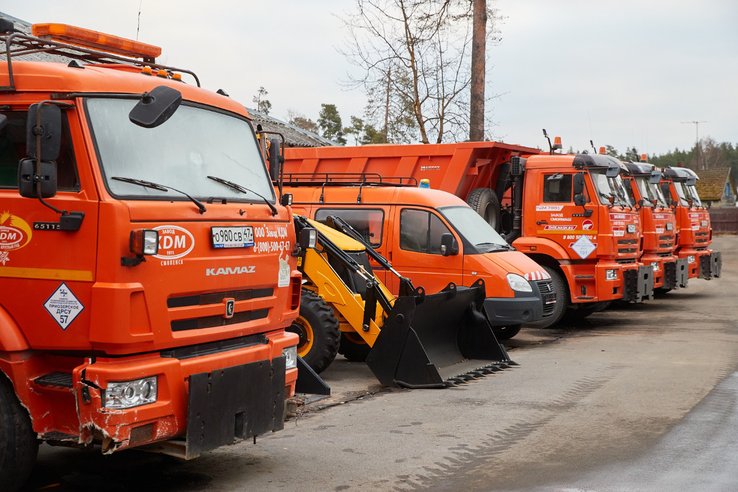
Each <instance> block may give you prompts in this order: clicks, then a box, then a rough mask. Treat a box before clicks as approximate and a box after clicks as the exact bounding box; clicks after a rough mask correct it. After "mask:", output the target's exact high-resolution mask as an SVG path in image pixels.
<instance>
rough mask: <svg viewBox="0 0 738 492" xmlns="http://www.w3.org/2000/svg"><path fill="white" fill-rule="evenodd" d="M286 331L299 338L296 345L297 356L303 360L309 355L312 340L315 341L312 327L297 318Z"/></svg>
mask: <svg viewBox="0 0 738 492" xmlns="http://www.w3.org/2000/svg"><path fill="white" fill-rule="evenodd" d="M287 331H289V332H291V333H295V334H297V336H299V337H300V341H299V342H298V343H297V355H299V356H300V357H302V358H303V359H304V358H305V356H306V355H307V354H308V353H310V349H312V348H313V340H315V336H314V334H313V327H312V326H310V323H308V321H307V320H306V319H305V318H303V317H302V316H298V317H297V319H295V321H293V322H292V324H291V325H290V326H289V328H287Z"/></svg>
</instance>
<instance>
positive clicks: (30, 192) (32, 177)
mask: <svg viewBox="0 0 738 492" xmlns="http://www.w3.org/2000/svg"><path fill="white" fill-rule="evenodd" d="M56 182H57V181H56V162H54V161H41V172H40V173H39V174H38V175H37V174H36V160H35V159H22V160H21V161H20V164H18V191H19V193H20V195H21V196H22V197H24V198H52V197H53V196H56ZM36 183H41V196H38V194H37V193H36Z"/></svg>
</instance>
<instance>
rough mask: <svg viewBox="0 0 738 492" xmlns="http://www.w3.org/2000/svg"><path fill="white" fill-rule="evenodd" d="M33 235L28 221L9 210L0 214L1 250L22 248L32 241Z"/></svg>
mask: <svg viewBox="0 0 738 492" xmlns="http://www.w3.org/2000/svg"><path fill="white" fill-rule="evenodd" d="M31 236H33V232H32V231H31V228H30V226H29V225H28V222H26V221H25V220H23V219H21V218H20V217H18V216H17V215H13V214H11V213H10V212H8V211H5V212H3V213H2V214H0V251H12V250H14V249H20V248H22V247H23V246H25V245H26V244H28V243H29V242H31Z"/></svg>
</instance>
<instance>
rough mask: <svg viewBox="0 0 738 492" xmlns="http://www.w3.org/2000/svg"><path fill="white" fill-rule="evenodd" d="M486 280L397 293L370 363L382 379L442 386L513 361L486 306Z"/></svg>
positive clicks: (401, 384) (409, 384)
mask: <svg viewBox="0 0 738 492" xmlns="http://www.w3.org/2000/svg"><path fill="white" fill-rule="evenodd" d="M484 299H485V288H484V282H483V281H481V280H479V281H477V282H476V283H475V284H474V285H473V286H472V287H468V288H467V287H456V285H454V284H449V285H448V286H447V287H446V288H445V289H443V290H442V291H441V292H439V293H438V294H430V295H426V294H424V293H423V291H422V288H419V289H417V290H416V291H415V292H414V293H413V295H407V296H401V297H398V298H397V299H396V301H395V304H394V306H393V308H392V310H391V311H390V312H389V313H388V317H387V319H386V321H385V322H384V326H383V327H382V331H381V333H380V334H379V336H378V337H377V340H376V341H375V342H374V346H373V347H372V349H371V351H370V352H369V355H368V356H367V359H366V363H367V365H368V366H369V368H370V369H371V370H372V372H373V373H374V375H375V376H376V377H377V379H379V381H380V383H382V384H383V385H385V386H396V387H400V388H443V387H447V386H454V385H456V384H459V383H465V382H467V381H469V380H472V379H478V378H480V377H484V376H485V375H487V374H492V373H494V372H496V371H499V370H501V369H504V368H507V367H509V366H511V365H517V364H515V363H514V362H512V361H511V360H510V357H509V356H508V355H507V351H506V350H505V348H504V347H503V346H502V345H500V343H499V342H498V341H497V338H496V337H495V335H494V333H493V332H492V326H491V325H490V323H489V320H488V319H487V316H486V314H485V313H484V310H483V305H484Z"/></svg>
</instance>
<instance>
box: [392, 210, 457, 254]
mask: <svg viewBox="0 0 738 492" xmlns="http://www.w3.org/2000/svg"><path fill="white" fill-rule="evenodd" d="M446 233H449V234H450V233H451V231H450V230H449V229H448V227H446V225H445V224H444V223H443V222H442V221H441V219H440V218H439V217H438V216H437V215H435V214H431V213H429V212H425V211H423V210H413V209H409V208H406V209H403V210H402V211H401V212H400V248H401V249H404V250H406V251H416V252H418V253H430V254H434V255H440V254H441V236H442V235H443V234H446Z"/></svg>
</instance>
